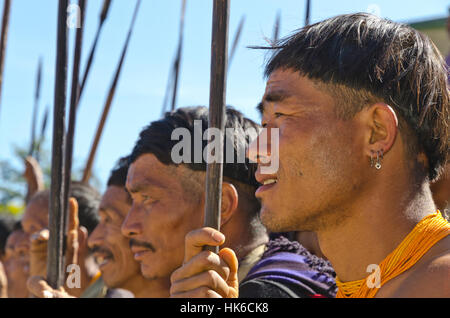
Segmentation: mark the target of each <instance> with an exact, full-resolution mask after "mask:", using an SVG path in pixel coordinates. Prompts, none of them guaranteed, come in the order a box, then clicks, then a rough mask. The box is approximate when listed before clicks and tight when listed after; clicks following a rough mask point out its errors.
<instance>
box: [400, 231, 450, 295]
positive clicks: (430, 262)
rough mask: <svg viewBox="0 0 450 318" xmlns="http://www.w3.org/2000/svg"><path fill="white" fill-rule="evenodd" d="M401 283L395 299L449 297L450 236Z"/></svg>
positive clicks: (433, 249)
mask: <svg viewBox="0 0 450 318" xmlns="http://www.w3.org/2000/svg"><path fill="white" fill-rule="evenodd" d="M411 270H412V271H411V272H410V274H409V275H408V276H407V278H406V279H405V280H404V281H403V282H402V284H401V285H400V286H399V288H398V289H397V292H396V293H395V294H396V295H395V296H396V297H445V298H449V297H450V236H447V237H446V238H445V239H443V240H441V241H440V242H439V243H438V244H436V245H435V246H434V247H433V248H432V249H431V250H430V251H429V252H428V253H427V254H425V255H424V257H423V258H422V260H421V261H419V262H418V263H417V264H416V266H414V267H413V268H411Z"/></svg>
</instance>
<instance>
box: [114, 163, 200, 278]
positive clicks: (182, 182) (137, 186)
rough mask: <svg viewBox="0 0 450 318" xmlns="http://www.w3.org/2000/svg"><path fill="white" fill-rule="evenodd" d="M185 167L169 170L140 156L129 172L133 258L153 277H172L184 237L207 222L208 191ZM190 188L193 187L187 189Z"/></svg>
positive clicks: (128, 223)
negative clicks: (205, 203) (205, 195)
mask: <svg viewBox="0 0 450 318" xmlns="http://www.w3.org/2000/svg"><path fill="white" fill-rule="evenodd" d="M193 174H196V176H198V174H202V176H204V172H193V171H191V170H189V169H188V168H186V167H184V166H183V165H180V166H177V167H175V166H167V165H164V164H163V163H161V162H160V161H159V160H158V159H157V158H156V157H155V156H154V155H152V154H144V155H141V156H140V157H139V158H138V159H137V160H136V161H135V162H134V163H133V164H132V165H131V166H130V168H129V170H128V177H127V189H128V191H129V193H130V194H131V196H132V198H133V204H132V207H131V210H130V212H129V213H128V216H127V218H126V220H125V222H124V224H123V226H122V232H123V234H124V235H126V236H128V237H129V238H130V239H131V250H132V252H133V254H134V258H135V259H136V260H137V261H139V262H140V263H141V271H142V274H143V275H144V276H145V277H146V278H149V279H155V278H165V277H169V276H170V275H171V274H172V272H173V271H174V270H175V269H176V268H178V267H179V266H181V264H182V262H183V257H184V237H185V235H186V234H187V233H188V232H189V231H191V230H193V229H196V228H199V227H200V226H201V225H202V223H203V206H204V203H203V191H199V190H197V188H199V189H203V188H202V187H201V186H200V185H197V186H196V183H195V182H194V181H193V180H194V179H195V178H196V177H191V178H189V177H187V176H193ZM186 184H192V186H191V187H190V189H187V188H189V187H187V185H186Z"/></svg>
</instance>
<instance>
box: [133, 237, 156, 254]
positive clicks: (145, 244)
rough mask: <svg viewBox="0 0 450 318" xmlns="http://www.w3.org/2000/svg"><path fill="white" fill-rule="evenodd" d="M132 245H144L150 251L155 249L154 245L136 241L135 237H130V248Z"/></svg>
mask: <svg viewBox="0 0 450 318" xmlns="http://www.w3.org/2000/svg"><path fill="white" fill-rule="evenodd" d="M133 246H138V247H144V248H147V249H149V250H151V251H152V252H155V251H156V250H155V248H154V246H153V245H152V244H150V243H147V242H143V241H138V240H136V239H130V248H132V247H133Z"/></svg>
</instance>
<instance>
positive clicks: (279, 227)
mask: <svg viewBox="0 0 450 318" xmlns="http://www.w3.org/2000/svg"><path fill="white" fill-rule="evenodd" d="M278 212H279V211H278ZM260 219H261V222H262V224H263V225H264V226H265V227H266V229H267V230H268V231H269V232H271V233H279V232H291V231H297V229H294V228H293V224H289V222H287V219H286V218H283V217H281V218H280V214H279V213H275V212H274V210H272V209H269V208H268V207H267V206H264V205H263V206H262V207H261V211H260Z"/></svg>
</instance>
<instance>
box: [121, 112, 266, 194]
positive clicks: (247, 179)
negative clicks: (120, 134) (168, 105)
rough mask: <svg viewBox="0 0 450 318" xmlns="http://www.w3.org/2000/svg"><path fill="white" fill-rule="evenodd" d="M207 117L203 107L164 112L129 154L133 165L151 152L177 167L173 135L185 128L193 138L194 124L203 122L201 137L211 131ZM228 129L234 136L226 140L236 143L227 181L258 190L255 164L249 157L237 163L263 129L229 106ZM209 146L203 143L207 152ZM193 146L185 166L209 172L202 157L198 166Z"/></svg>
mask: <svg viewBox="0 0 450 318" xmlns="http://www.w3.org/2000/svg"><path fill="white" fill-rule="evenodd" d="M208 115H209V110H208V108H207V107H204V106H197V107H182V108H178V109H176V110H175V111H173V112H167V113H165V115H164V118H162V119H160V120H157V121H154V122H152V123H151V124H150V125H148V126H147V127H145V128H144V129H143V130H142V132H141V133H140V135H139V139H138V141H137V142H136V145H135V146H134V149H133V151H132V153H131V155H130V160H129V162H130V164H132V163H133V162H134V161H136V160H137V159H138V158H139V156H141V155H143V154H148V153H151V154H153V155H155V156H156V157H157V158H158V160H159V161H160V162H162V163H164V164H166V165H176V163H174V162H173V160H172V157H171V152H172V148H173V147H174V146H175V145H176V144H177V143H178V142H179V141H178V140H172V139H171V136H172V132H173V131H174V130H175V129H176V128H186V129H187V130H188V131H189V132H190V134H191V136H194V135H195V133H194V130H195V128H194V121H201V124H202V131H201V134H202V136H203V133H204V132H205V130H206V129H207V128H208ZM225 128H232V129H233V136H227V135H225V136H224V138H229V137H231V138H234V140H233V141H231V142H232V144H233V148H234V160H233V163H227V161H226V160H224V164H223V176H224V179H225V178H229V179H232V180H236V181H240V182H242V183H244V184H247V185H251V186H253V187H256V186H257V185H258V183H257V181H256V179H255V175H254V174H255V171H256V164H255V163H252V162H250V161H249V159H248V158H244V162H242V160H241V161H238V153H240V152H241V151H243V148H242V147H248V145H249V143H250V142H251V141H252V140H251V139H252V137H256V135H257V134H258V133H259V131H260V126H259V125H258V124H257V123H255V122H254V121H252V120H250V119H248V118H245V117H244V115H243V114H242V113H241V112H239V111H237V110H236V109H234V108H233V107H230V106H228V107H227V108H226V119H225ZM252 130H253V131H254V132H255V136H251V135H250V134H249V132H250V131H252ZM227 142H230V141H227ZM207 144H208V141H207V140H202V149H205V147H206V145H207ZM191 147H192V151H191V160H190V163H183V164H184V165H186V166H187V167H188V168H190V169H192V170H195V171H199V170H200V171H206V161H205V160H204V158H203V156H202V158H201V162H199V163H195V160H194V142H191ZM226 148H227V147H224V154H223V155H224V158H227V149H226ZM240 162H242V163H240Z"/></svg>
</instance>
